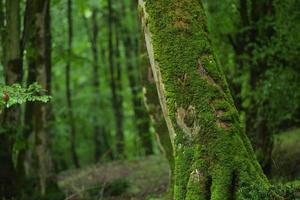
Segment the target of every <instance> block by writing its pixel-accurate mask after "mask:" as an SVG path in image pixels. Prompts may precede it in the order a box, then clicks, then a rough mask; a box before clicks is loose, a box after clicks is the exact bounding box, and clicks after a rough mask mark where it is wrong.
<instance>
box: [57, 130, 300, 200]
mask: <svg viewBox="0 0 300 200" xmlns="http://www.w3.org/2000/svg"><path fill="white" fill-rule="evenodd" d="M299 155H300V129H299V128H298V129H291V130H289V131H286V132H284V133H281V134H279V135H277V136H276V137H275V141H274V150H273V156H272V157H273V166H272V177H273V178H272V180H271V182H272V183H273V184H278V183H283V184H285V183H294V184H296V185H300V156H299ZM168 180H169V167H168V163H167V161H166V159H165V158H164V157H163V155H160V156H159V155H157V156H150V157H146V158H139V159H138V160H132V161H128V160H127V161H114V162H110V163H104V164H95V165H92V166H88V167H85V168H82V169H76V170H69V171H66V172H63V173H61V174H60V175H59V186H60V187H61V189H62V190H63V191H64V192H65V193H66V195H67V198H66V199H65V200H161V199H164V198H163V197H164V196H165V195H166V193H167V188H168Z"/></svg>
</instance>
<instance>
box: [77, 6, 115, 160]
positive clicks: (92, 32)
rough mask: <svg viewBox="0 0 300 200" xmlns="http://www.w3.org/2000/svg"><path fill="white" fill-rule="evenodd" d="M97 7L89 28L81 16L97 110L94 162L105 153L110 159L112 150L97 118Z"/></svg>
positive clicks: (99, 99)
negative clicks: (87, 40) (87, 44)
mask: <svg viewBox="0 0 300 200" xmlns="http://www.w3.org/2000/svg"><path fill="white" fill-rule="evenodd" d="M97 13H98V11H97V9H93V11H92V21H91V24H92V26H91V28H90V27H89V22H88V19H87V18H86V17H84V16H83V20H84V23H85V27H86V30H87V35H88V37H89V41H90V46H91V51H92V55H93V71H92V87H93V93H94V101H93V107H94V108H95V109H96V110H97V111H96V112H94V113H93V131H94V144H95V151H94V158H95V162H99V161H100V159H101V158H104V157H105V156H106V155H107V157H108V158H110V159H112V158H113V155H112V151H111V149H110V148H109V144H108V141H107V131H106V128H105V126H104V124H103V122H102V121H101V120H100V118H99V114H100V112H101V111H100V109H101V90H100V87H101V85H100V73H99V71H100V66H99V49H98V35H99V27H98V20H97Z"/></svg>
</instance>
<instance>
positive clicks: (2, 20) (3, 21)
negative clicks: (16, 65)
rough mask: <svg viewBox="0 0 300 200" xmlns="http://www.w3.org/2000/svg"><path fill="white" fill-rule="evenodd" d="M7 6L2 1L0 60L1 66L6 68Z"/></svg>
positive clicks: (0, 2) (0, 7) (0, 9)
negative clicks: (5, 9)
mask: <svg viewBox="0 0 300 200" xmlns="http://www.w3.org/2000/svg"><path fill="white" fill-rule="evenodd" d="M4 8H5V5H4V1H3V0H0V44H1V50H0V59H1V65H2V66H3V67H4V64H5V63H4V58H5V55H4V52H5V45H4V41H5V11H4Z"/></svg>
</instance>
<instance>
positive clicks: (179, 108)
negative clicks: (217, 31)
mask: <svg viewBox="0 0 300 200" xmlns="http://www.w3.org/2000/svg"><path fill="white" fill-rule="evenodd" d="M139 5H140V9H141V10H143V11H141V13H142V21H143V26H144V32H145V38H146V44H147V49H148V54H149V58H150V62H151V67H152V71H153V74H154V80H155V82H156V85H157V89H158V94H159V99H160V104H161V106H162V110H163V114H164V117H165V120H166V122H167V126H168V129H169V133H170V138H171V141H172V143H173V146H174V152H175V173H174V181H175V182H174V183H175V184H174V199H175V200H184V199H185V200H195V199H212V200H219V199H220V200H226V199H228V200H229V199H243V196H242V193H241V192H240V191H241V190H239V189H241V188H243V187H246V186H249V185H252V184H255V185H259V186H260V188H261V190H267V189H268V188H269V182H268V180H267V179H266V177H265V175H264V174H263V172H262V169H261V167H260V166H259V164H258V162H257V160H256V158H255V155H254V152H253V150H252V147H251V144H250V142H249V140H248V138H247V136H246V134H245V133H244V132H243V129H242V128H241V127H240V121H239V116H238V112H237V110H236V108H235V106H234V103H233V99H232V97H231V95H230V92H229V89H228V86H227V83H226V81H225V78H224V74H223V72H222V69H221V68H220V66H219V65H218V62H217V61H216V58H215V55H214V53H213V50H212V47H211V43H210V39H209V38H208V32H207V22H206V16H205V13H204V9H203V5H202V2H201V1H199V0H171V1H166V0H155V1H152V0H146V1H143V0H140V1H139ZM253 192H254V191H253Z"/></svg>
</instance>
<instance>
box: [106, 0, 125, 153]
mask: <svg viewBox="0 0 300 200" xmlns="http://www.w3.org/2000/svg"><path fill="white" fill-rule="evenodd" d="M107 3H108V50H109V73H110V88H111V92H112V106H113V110H114V116H115V122H116V148H117V154H118V155H120V156H122V155H124V145H125V144H124V131H123V121H122V118H123V113H122V99H121V94H120V92H121V91H120V86H121V85H120V83H118V79H121V76H120V75H121V74H120V65H119V64H116V63H115V62H114V57H115V58H116V59H118V56H117V55H116V53H118V54H119V45H118V44H115V45H116V47H115V48H117V49H114V48H113V24H114V19H113V17H114V16H113V8H112V2H111V0H108V1H107ZM115 34H116V35H117V32H116V33H115ZM116 38H117V36H116ZM116 41H118V39H117V40H116ZM114 51H115V52H114ZM118 62H119V61H118ZM115 67H116V68H117V69H116V70H115Z"/></svg>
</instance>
